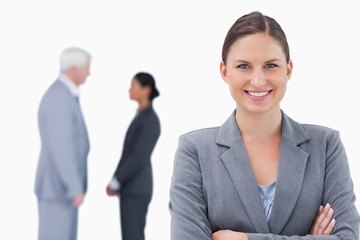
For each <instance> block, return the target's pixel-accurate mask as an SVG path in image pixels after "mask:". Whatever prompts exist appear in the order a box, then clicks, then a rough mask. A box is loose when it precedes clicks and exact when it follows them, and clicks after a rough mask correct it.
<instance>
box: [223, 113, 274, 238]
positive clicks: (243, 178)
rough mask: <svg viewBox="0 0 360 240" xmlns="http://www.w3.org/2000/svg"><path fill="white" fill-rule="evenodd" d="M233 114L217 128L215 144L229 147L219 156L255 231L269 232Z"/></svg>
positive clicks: (256, 186)
mask: <svg viewBox="0 0 360 240" xmlns="http://www.w3.org/2000/svg"><path fill="white" fill-rule="evenodd" d="M234 114H235V112H234V113H233V115H231V116H230V118H229V119H228V120H227V121H226V122H225V123H224V124H223V125H222V126H221V127H220V130H219V134H218V137H217V144H218V145H221V146H226V147H229V149H228V150H227V151H225V152H224V153H222V154H221V155H220V158H221V160H222V161H223V163H224V165H225V167H226V169H227V170H228V172H229V175H230V177H231V179H232V181H233V183H234V186H235V188H236V190H237V193H238V195H239V197H240V199H241V202H242V203H243V205H244V207H245V210H246V213H247V215H248V217H249V219H250V221H251V223H252V225H253V227H254V230H255V232H258V233H269V227H268V224H267V221H266V218H265V213H264V209H263V206H262V202H261V199H260V194H259V190H258V185H257V182H256V179H255V176H254V173H253V171H252V167H251V165H250V161H249V158H248V155H247V152H246V149H245V146H244V143H243V141H242V138H241V135H240V131H239V129H238V127H237V124H236V121H235V117H234Z"/></svg>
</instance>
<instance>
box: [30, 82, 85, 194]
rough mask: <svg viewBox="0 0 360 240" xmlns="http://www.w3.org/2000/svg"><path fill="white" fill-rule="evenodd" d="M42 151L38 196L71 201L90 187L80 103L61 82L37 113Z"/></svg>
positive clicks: (52, 89) (49, 94)
mask: <svg viewBox="0 0 360 240" xmlns="http://www.w3.org/2000/svg"><path fill="white" fill-rule="evenodd" d="M38 124H39V131H40V138H41V151H40V157H39V162H38V167H37V172H36V180H35V194H36V195H37V197H38V198H39V199H58V200H61V199H72V198H73V197H75V196H76V195H78V194H80V193H85V192H86V188H87V155H88V152H89V140H88V133H87V130H86V126H85V122H84V119H83V116H82V113H81V109H80V106H79V103H78V102H77V100H76V98H75V97H74V96H73V95H72V94H71V92H70V90H69V89H68V88H67V87H66V86H65V85H64V83H62V82H61V81H55V82H54V83H53V84H52V85H51V86H50V87H49V89H48V90H47V91H46V93H45V94H44V96H43V98H42V100H41V103H40V107H39V112H38Z"/></svg>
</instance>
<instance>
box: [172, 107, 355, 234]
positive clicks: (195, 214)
mask: <svg viewBox="0 0 360 240" xmlns="http://www.w3.org/2000/svg"><path fill="white" fill-rule="evenodd" d="M282 115H283V121H282V139H281V145H280V156H279V169H278V176H277V183H276V191H275V198H274V202H273V206H272V212H271V215H270V219H269V222H267V221H266V218H265V213H264V208H263V206H262V202H261V199H260V195H259V190H258V185H257V182H256V179H255V176H254V173H253V171H252V168H251V165H250V162H249V159H248V155H247V153H246V149H245V147H244V143H243V141H242V138H241V135H240V131H239V129H238V127H237V124H236V122H235V112H234V113H233V114H232V115H231V116H230V118H229V119H228V120H227V121H226V122H225V123H224V124H223V125H222V126H220V127H217V128H208V129H202V130H197V131H193V132H190V133H187V134H184V135H182V136H181V137H180V138H179V145H178V149H177V151H176V154H175V162H174V169H173V176H172V182H171V189H170V203H169V210H170V213H171V239H172V240H178V239H182V240H187V239H188V240H195V239H196V240H202V239H211V234H212V233H213V232H216V231H218V230H221V229H230V230H233V231H239V232H245V233H248V238H249V239H358V238H359V237H358V236H359V235H358V232H359V215H358V212H357V209H356V207H355V205H354V201H355V195H354V192H353V183H352V180H351V177H350V172H349V166H348V162H347V158H346V154H345V150H344V147H343V145H342V143H341V141H340V138H339V133H338V132H337V131H334V130H331V129H329V128H325V127H321V126H314V125H304V124H299V123H297V122H295V121H294V120H292V119H291V118H289V117H288V116H287V115H285V114H284V113H282ZM326 203H330V204H331V205H332V207H333V208H334V211H335V215H334V218H335V219H336V225H335V229H334V230H333V233H332V235H331V236H311V235H308V234H309V231H310V228H311V225H312V222H313V220H314V218H315V216H316V214H317V212H318V209H319V207H320V205H321V204H322V205H324V204H326Z"/></svg>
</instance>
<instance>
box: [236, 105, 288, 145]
mask: <svg viewBox="0 0 360 240" xmlns="http://www.w3.org/2000/svg"><path fill="white" fill-rule="evenodd" d="M235 119H236V123H237V125H238V127H239V129H240V133H241V136H242V138H246V139H253V138H266V137H274V136H281V122H282V114H281V110H280V106H279V108H277V109H273V110H271V111H269V112H266V113H259V114H254V113H250V112H247V111H242V109H239V108H238V107H237V108H236V115H235Z"/></svg>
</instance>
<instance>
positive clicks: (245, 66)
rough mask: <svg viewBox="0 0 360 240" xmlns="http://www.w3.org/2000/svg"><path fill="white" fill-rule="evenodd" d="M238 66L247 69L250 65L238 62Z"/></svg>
mask: <svg viewBox="0 0 360 240" xmlns="http://www.w3.org/2000/svg"><path fill="white" fill-rule="evenodd" d="M238 68H240V69H249V68H250V66H249V65H247V64H240V65H239V66H238Z"/></svg>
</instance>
